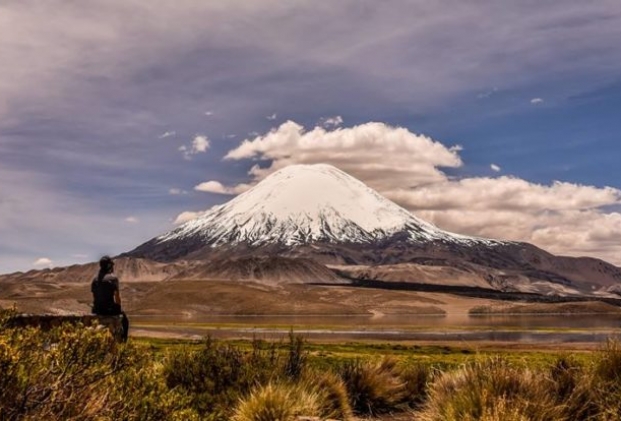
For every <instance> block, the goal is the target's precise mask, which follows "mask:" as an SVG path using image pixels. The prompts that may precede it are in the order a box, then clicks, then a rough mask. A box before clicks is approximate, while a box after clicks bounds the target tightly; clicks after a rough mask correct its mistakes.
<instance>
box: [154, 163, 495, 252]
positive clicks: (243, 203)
mask: <svg viewBox="0 0 621 421" xmlns="http://www.w3.org/2000/svg"><path fill="white" fill-rule="evenodd" d="M396 233H407V235H408V236H409V241H412V242H425V241H434V240H442V241H448V242H458V243H485V244H488V245H493V244H499V243H500V242H498V241H494V240H484V239H480V238H474V237H466V236H461V235H457V234H451V233H448V232H445V231H442V230H440V229H438V228H437V227H435V226H433V225H431V224H429V223H427V222H425V221H422V220H420V219H418V218H416V217H415V216H413V215H412V214H411V213H409V212H408V211H406V210H405V209H403V208H402V207H400V206H398V205H396V204H395V203H393V202H391V201H390V200H388V199H386V198H384V197H383V196H381V195H380V194H378V193H377V192H375V191H374V190H372V189H371V188H369V187H367V186H366V185H365V184H364V183H362V182H361V181H359V180H357V179H355V178H353V177H352V176H350V175H348V174H346V173H344V172H343V171H341V170H339V169H337V168H335V167H333V166H330V165H326V164H318V165H293V166H289V167H286V168H284V169H282V170H280V171H278V172H276V173H274V174H272V175H270V176H269V177H267V178H266V179H265V180H263V181H262V182H261V183H259V184H258V185H257V186H255V187H254V188H252V189H250V190H248V191H247V192H245V193H243V194H241V195H239V196H237V197H236V198H234V199H233V200H231V201H230V202H228V203H225V204H223V205H220V206H215V207H213V208H211V209H210V210H208V211H206V212H204V213H203V214H202V215H201V216H200V217H199V218H197V219H195V220H192V221H190V222H187V223H185V224H184V225H182V226H180V227H179V228H178V229H176V230H174V231H171V232H169V233H166V234H164V235H162V236H160V237H157V238H156V239H154V241H155V243H166V242H169V241H174V242H178V241H179V240H184V239H193V240H194V241H196V240H197V239H200V242H201V243H203V244H204V245H211V246H212V247H216V246H220V245H235V244H239V243H244V244H247V245H250V246H259V245H264V244H275V243H278V244H284V245H301V244H311V243H315V242H329V243H371V242H375V241H377V240H381V239H385V238H388V237H391V236H393V235H395V234H396Z"/></svg>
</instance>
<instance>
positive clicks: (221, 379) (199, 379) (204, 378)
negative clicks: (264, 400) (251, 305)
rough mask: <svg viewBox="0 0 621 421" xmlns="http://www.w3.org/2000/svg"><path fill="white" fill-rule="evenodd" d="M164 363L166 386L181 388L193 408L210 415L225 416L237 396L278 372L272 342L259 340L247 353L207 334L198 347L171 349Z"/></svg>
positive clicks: (216, 417)
mask: <svg viewBox="0 0 621 421" xmlns="http://www.w3.org/2000/svg"><path fill="white" fill-rule="evenodd" d="M163 364H164V377H165V379H166V384H167V385H168V387H169V388H171V389H173V388H177V389H179V390H180V391H183V393H184V394H186V395H188V396H189V399H190V405H191V407H192V408H194V409H195V410H196V411H197V412H198V413H200V414H201V415H203V416H206V415H210V416H211V417H212V419H227V417H228V414H229V412H230V408H232V407H233V406H234V404H235V403H236V402H237V400H238V399H239V397H240V396H243V395H245V394H247V393H248V392H250V390H251V389H252V388H253V387H255V386H258V385H261V384H266V383H268V382H269V381H270V380H273V379H276V378H278V376H279V373H278V370H276V369H275V368H276V367H278V365H279V362H278V355H277V353H276V351H275V348H274V346H273V345H272V346H271V347H269V348H267V349H264V348H263V347H262V343H261V342H259V341H254V342H253V348H252V351H251V352H249V353H248V352H244V351H242V350H240V349H239V348H236V347H234V346H232V345H228V344H223V343H219V342H216V341H214V340H212V339H211V338H207V340H206V341H205V343H204V345H203V346H202V347H201V349H199V350H198V351H196V350H188V349H182V350H178V351H174V352H172V353H170V354H169V355H168V356H167V357H166V358H165V360H164V363H163Z"/></svg>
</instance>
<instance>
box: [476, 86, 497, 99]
mask: <svg viewBox="0 0 621 421" xmlns="http://www.w3.org/2000/svg"><path fill="white" fill-rule="evenodd" d="M496 92H498V88H496V87H494V88H493V89H490V90H489V91H485V92H481V93H480V94H478V95H477V98H478V99H487V98H489V97H491V96H492V95H494V94H496Z"/></svg>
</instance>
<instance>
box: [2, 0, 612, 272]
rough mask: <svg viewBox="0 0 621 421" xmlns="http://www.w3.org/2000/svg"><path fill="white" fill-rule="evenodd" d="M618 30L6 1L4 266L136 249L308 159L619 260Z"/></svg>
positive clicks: (511, 6)
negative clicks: (283, 167) (266, 178)
mask: <svg viewBox="0 0 621 421" xmlns="http://www.w3.org/2000/svg"><path fill="white" fill-rule="evenodd" d="M619 39H621V3H619V2H618V1H617V0H614V1H612V0H611V1H606V0H601V1H600V0H596V1H591V2H582V1H573V0H567V1H564V2H558V1H520V2H508V1H506V2H492V1H437V2H428V1H393V0H388V1H385V2H381V4H379V3H378V2H372V1H341V2H311V1H292V2H279V1H262V0H261V1H255V2H247V1H212V2H204V1H189V0H188V1H175V2H157V4H156V3H155V2H151V1H147V0H124V1H120V0H110V1H105V2H103V1H93V2H88V4H86V3H85V2H69V1H54V0H50V1H47V2H34V1H4V2H2V3H1V4H0V62H1V63H2V66H0V238H1V240H0V273H4V272H10V271H14V270H28V269H31V268H41V267H45V266H50V265H51V266H55V265H67V264H72V263H81V262H87V261H93V260H96V259H97V258H98V257H99V255H101V254H103V253H109V254H117V253H120V252H123V251H127V250H129V249H131V248H133V247H135V246H137V245H138V244H140V243H141V242H143V241H145V240H148V239H149V238H152V237H154V236H156V235H159V234H161V233H163V232H165V231H168V230H169V229H171V228H173V227H174V226H175V220H177V222H178V220H179V218H178V217H179V215H182V214H183V215H185V216H184V217H183V218H187V217H191V215H192V214H193V212H198V211H201V210H205V209H207V208H209V207H210V206H213V205H215V204H219V203H222V202H223V201H226V200H229V199H230V197H231V194H235V193H238V192H240V191H243V190H244V189H245V188H247V185H252V184H253V183H256V182H258V181H260V180H261V179H262V178H263V177H265V176H266V175H267V174H269V173H270V172H273V171H275V170H277V169H278V168H281V167H282V166H284V165H287V164H294V163H312V162H329V163H332V164H335V165H337V166H339V167H341V168H342V169H343V170H345V171H347V172H349V173H351V174H352V175H354V176H356V177H358V178H360V179H361V180H362V181H364V182H366V183H368V184H369V185H371V186H372V187H374V188H376V189H377V190H378V191H380V193H382V194H385V195H386V196H387V197H389V198H391V199H393V200H395V201H397V202H398V203H400V204H401V205H403V206H404V207H406V208H408V209H410V210H412V211H413V212H414V213H416V214H417V215H419V216H421V217H423V218H425V219H427V220H429V221H430V222H434V223H436V224H437V225H439V226H440V227H442V228H445V229H449V230H452V231H456V232H461V233H466V234H472V235H482V236H493V237H496V238H507V239H514V240H521V241H529V242H533V243H534V244H536V245H538V246H540V247H543V248H545V249H547V250H550V251H553V252H555V253H560V254H569V255H589V256H595V257H600V258H604V259H606V260H608V261H611V262H613V263H615V264H617V265H620V264H621V245H620V244H619V243H621V241H619V240H620V239H621V177H620V176H621V165H619V160H620V158H621V142H620V140H621V138H620V135H619V133H620V130H619V129H621V122H620V121H621V119H620V118H619V117H620V114H621V44H620V43H619ZM369 138H372V139H373V141H372V142H371V143H369ZM318 139H319V140H318ZM321 139H329V140H328V141H321ZM425 139H426V140H425ZM245 140H247V142H246V144H245V146H240V145H242V142H244V141H245ZM309 142H315V143H313V144H312V145H311V146H310V149H309V146H308V145H309ZM232 151H233V152H232ZM235 151H236V152H235ZM283 151H284V152H283ZM335 151H336V152H339V151H340V152H341V154H340V155H339V154H336V153H335ZM227 155H228V156H229V158H228V159H224V158H225V156H227ZM344 155H346V156H345V157H344ZM231 156H235V158H231ZM395 162H398V164H396V165H395V164H394V163H395ZM256 164H258V165H259V166H260V169H254V170H252V168H253V166H254V165H256ZM208 181H213V182H217V183H219V184H216V183H211V184H209V185H208V186H207V187H205V185H204V184H203V187H202V188H198V187H197V186H200V185H201V183H205V182H208ZM216 185H218V186H219V187H214V186H216ZM223 193H224V194H223ZM184 212H185V213H184ZM183 218H182V219H183Z"/></svg>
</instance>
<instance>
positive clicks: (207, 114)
mask: <svg viewBox="0 0 621 421" xmlns="http://www.w3.org/2000/svg"><path fill="white" fill-rule="evenodd" d="M205 115H206V116H207V117H211V116H212V115H213V111H205Z"/></svg>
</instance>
